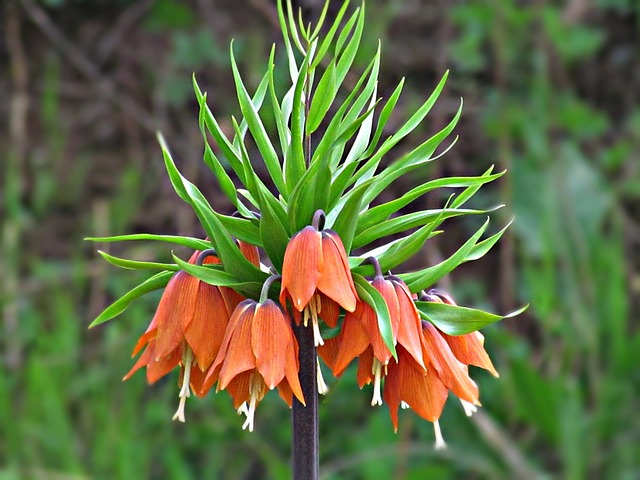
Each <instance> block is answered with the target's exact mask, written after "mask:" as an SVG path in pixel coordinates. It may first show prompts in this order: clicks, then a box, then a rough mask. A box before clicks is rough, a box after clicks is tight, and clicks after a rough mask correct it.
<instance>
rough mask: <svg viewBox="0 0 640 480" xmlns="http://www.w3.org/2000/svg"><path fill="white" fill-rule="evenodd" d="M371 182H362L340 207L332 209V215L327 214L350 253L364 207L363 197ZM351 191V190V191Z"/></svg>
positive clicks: (330, 223) (328, 219)
mask: <svg viewBox="0 0 640 480" xmlns="http://www.w3.org/2000/svg"><path fill="white" fill-rule="evenodd" d="M368 187H369V184H362V185H360V186H358V187H356V188H355V189H354V190H353V193H352V194H351V195H349V198H348V199H347V201H346V202H344V205H342V206H341V208H340V209H335V210H332V211H331V212H330V213H331V214H332V215H328V216H327V221H328V223H329V225H331V228H333V230H335V231H336V233H337V234H338V235H339V236H340V238H341V239H342V243H343V244H344V249H345V250H346V251H347V253H349V252H350V251H351V245H352V243H353V237H354V235H355V233H356V226H357V224H358V216H359V215H360V210H361V208H362V197H363V196H364V194H365V193H366V191H367V188H368ZM350 193H351V192H350ZM336 212H337V216H336V219H335V221H333V220H332V218H333V216H334V215H333V214H335V213H336Z"/></svg>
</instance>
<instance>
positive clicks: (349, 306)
mask: <svg viewBox="0 0 640 480" xmlns="http://www.w3.org/2000/svg"><path fill="white" fill-rule="evenodd" d="M321 223H324V212H322V210H318V211H317V212H316V213H315V215H314V218H313V223H312V225H310V226H307V227H305V228H303V229H302V230H301V231H299V232H298V233H296V234H295V235H294V236H293V237H292V238H291V241H290V242H289V245H287V248H286V251H285V254H284V261H283V264H282V287H281V290H280V303H281V304H282V305H283V306H286V305H287V303H286V301H287V299H289V300H290V301H291V305H292V307H293V309H294V312H295V311H297V312H304V315H303V319H304V325H305V326H306V325H307V324H308V321H309V318H311V320H312V325H313V331H314V339H315V344H316V346H318V345H322V344H323V343H324V341H323V339H322V336H321V335H320V328H319V326H318V316H319V315H320V312H321V310H322V305H323V300H322V298H321V297H322V296H323V295H324V296H325V297H327V298H328V299H331V300H333V301H334V302H336V303H337V304H338V305H340V306H341V307H342V308H343V309H345V310H346V311H347V312H353V311H354V310H355V309H356V304H357V299H358V295H357V293H356V288H355V286H354V284H353V278H352V276H351V270H350V269H349V260H348V258H347V252H346V251H345V249H344V245H343V244H342V240H341V239H340V237H339V236H338V234H337V233H336V232H334V231H332V230H325V229H321V228H320V224H321ZM295 318H296V322H297V323H300V322H299V315H295Z"/></svg>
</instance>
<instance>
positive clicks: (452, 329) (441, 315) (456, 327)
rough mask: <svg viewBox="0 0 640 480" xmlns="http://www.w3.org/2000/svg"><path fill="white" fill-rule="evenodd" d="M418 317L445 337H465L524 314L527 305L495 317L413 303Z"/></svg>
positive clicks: (457, 308)
mask: <svg viewBox="0 0 640 480" xmlns="http://www.w3.org/2000/svg"><path fill="white" fill-rule="evenodd" d="M415 303H416V307H417V308H418V311H419V312H420V317H422V318H423V319H425V320H427V321H429V322H431V323H433V324H434V325H435V326H436V327H438V329H440V330H441V331H443V332H444V333H446V334H447V335H465V334H467V333H472V332H475V331H477V330H480V329H481V328H484V327H486V326H487V325H490V324H492V323H495V322H498V321H500V320H504V319H505V318H513V317H515V316H516V315H520V314H521V313H522V312H524V311H525V310H526V309H527V308H528V307H529V305H525V306H524V307H522V308H520V309H518V310H516V311H515V312H511V313H509V314H507V315H495V314H493V313H488V312H484V311H482V310H474V309H473V308H466V307H459V306H456V305H449V304H446V303H439V302H415Z"/></svg>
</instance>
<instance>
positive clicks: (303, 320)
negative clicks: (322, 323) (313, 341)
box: [302, 305, 309, 327]
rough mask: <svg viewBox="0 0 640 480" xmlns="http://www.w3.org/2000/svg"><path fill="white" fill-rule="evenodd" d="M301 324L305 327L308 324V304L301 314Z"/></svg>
mask: <svg viewBox="0 0 640 480" xmlns="http://www.w3.org/2000/svg"><path fill="white" fill-rule="evenodd" d="M302 324H303V325H304V326H305V327H308V326H309V306H308V305H307V306H306V307H305V309H304V313H303V315H302Z"/></svg>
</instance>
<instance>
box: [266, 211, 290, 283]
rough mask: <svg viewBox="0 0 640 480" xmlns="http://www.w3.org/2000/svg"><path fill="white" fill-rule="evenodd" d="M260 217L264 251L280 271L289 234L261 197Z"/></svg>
mask: <svg viewBox="0 0 640 480" xmlns="http://www.w3.org/2000/svg"><path fill="white" fill-rule="evenodd" d="M262 205H263V208H262V209H261V217H260V236H261V237H262V245H263V247H264V250H265V252H267V255H268V256H269V259H270V260H271V263H272V264H273V266H274V267H275V269H276V270H277V271H278V272H282V262H283V260H284V252H285V249H286V247H287V245H288V244H289V234H288V232H287V229H286V228H285V226H284V225H283V224H282V222H281V221H280V219H279V218H278V216H277V215H276V213H275V212H274V211H273V208H272V206H271V204H270V203H269V202H268V201H266V200H265V199H263V202H262Z"/></svg>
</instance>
